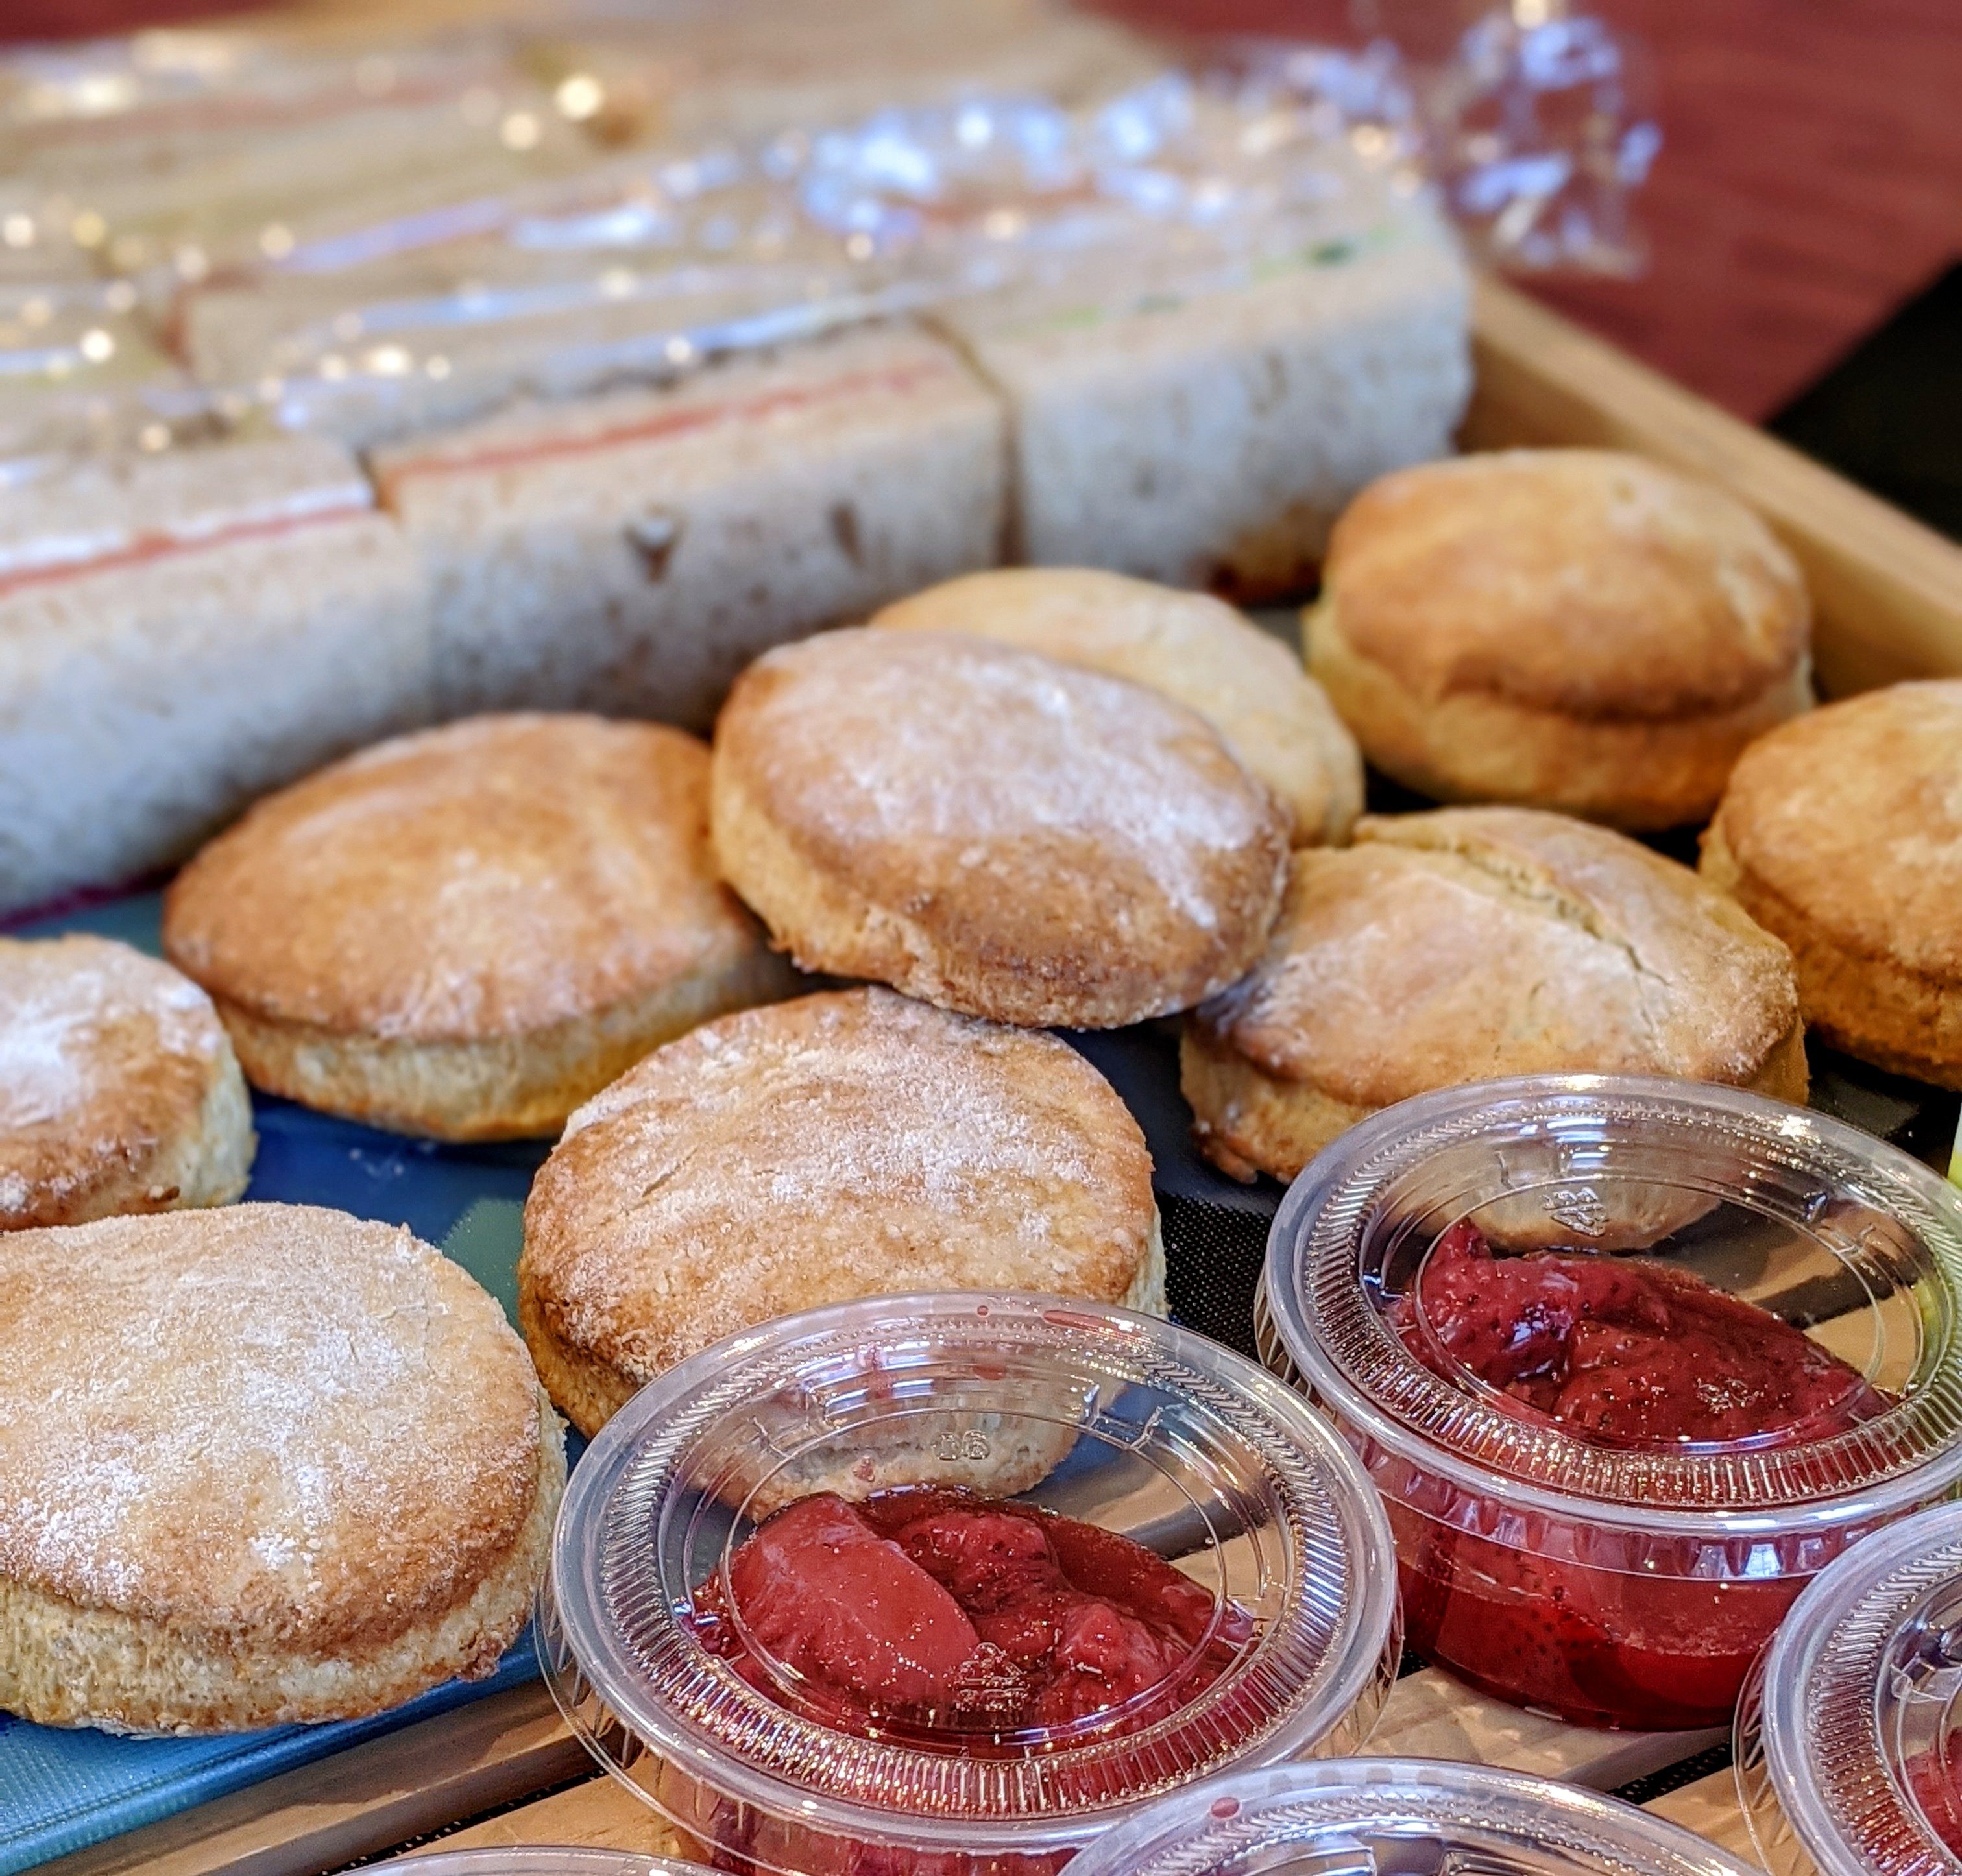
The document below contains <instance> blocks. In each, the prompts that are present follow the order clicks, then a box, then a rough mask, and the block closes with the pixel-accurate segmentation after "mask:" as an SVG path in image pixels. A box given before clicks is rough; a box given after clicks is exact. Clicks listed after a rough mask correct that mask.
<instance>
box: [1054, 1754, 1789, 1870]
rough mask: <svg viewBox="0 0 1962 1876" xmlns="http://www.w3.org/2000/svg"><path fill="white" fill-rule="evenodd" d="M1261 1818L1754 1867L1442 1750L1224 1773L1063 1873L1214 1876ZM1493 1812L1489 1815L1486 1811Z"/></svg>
mask: <svg viewBox="0 0 1962 1876" xmlns="http://www.w3.org/2000/svg"><path fill="white" fill-rule="evenodd" d="M1263 1817H1270V1818H1273V1819H1275V1820H1277V1821H1279V1822H1283V1823H1287V1824H1293V1825H1299V1826H1302V1827H1309V1828H1315V1827H1326V1828H1328V1829H1329V1830H1344V1829H1348V1830H1353V1829H1355V1828H1356V1827H1358V1826H1361V1827H1365V1828H1366V1827H1367V1826H1368V1824H1369V1823H1370V1822H1371V1821H1372V1820H1376V1819H1381V1820H1383V1821H1385V1822H1388V1823H1395V1824H1398V1825H1399V1826H1401V1827H1402V1829H1403V1833H1404V1834H1411V1833H1423V1834H1424V1836H1427V1837H1430V1836H1436V1837H1437V1838H1438V1839H1440V1841H1442V1842H1444V1843H1446V1844H1447V1845H1448V1844H1449V1842H1451V1838H1450V1835H1449V1833H1450V1832H1451V1830H1452V1827H1454V1826H1457V1827H1460V1828H1462V1829H1463V1830H1465V1833H1466V1834H1467V1835H1470V1834H1472V1833H1473V1832H1475V1831H1477V1830H1479V1829H1480V1828H1481V1827H1488V1828H1493V1829H1495V1830H1498V1829H1503V1828H1505V1827H1511V1828H1513V1829H1515V1830H1520V1831H1521V1832H1523V1833H1529V1834H1530V1835H1531V1836H1532V1839H1533V1840H1534V1842H1535V1846H1536V1847H1548V1846H1550V1847H1552V1848H1554V1849H1570V1850H1572V1849H1579V1850H1580V1851H1583V1852H1591V1853H1592V1854H1593V1855H1594V1856H1595V1857H1596V1858H1597V1859H1598V1860H1599V1861H1600V1862H1603V1863H1604V1864H1606V1865H1610V1866H1612V1868H1615V1870H1617V1871H1622V1872H1624V1876H1754V1873H1753V1872H1750V1871H1749V1870H1748V1867H1747V1866H1746V1865H1745V1864H1743V1862H1740V1861H1739V1860H1738V1859H1737V1858H1735V1857H1733V1856H1732V1855H1730V1854H1729V1852H1727V1851H1725V1850H1723V1849H1720V1848H1719V1847H1718V1846H1717V1845H1715V1844H1714V1843H1712V1842H1709V1841H1708V1839H1705V1838H1702V1837H1699V1836H1696V1835H1695V1833H1692V1832H1691V1831H1689V1830H1685V1829H1684V1828H1683V1827H1682V1826H1681V1825H1679V1824H1674V1823H1670V1822H1669V1821H1668V1820H1666V1819H1664V1818H1661V1817H1655V1816H1654V1815H1652V1814H1650V1813H1648V1812H1646V1811H1641V1810H1638V1809H1637V1808H1636V1807H1634V1805H1632V1804H1625V1803H1623V1802H1622V1801H1621V1800H1620V1799H1618V1798H1610V1797H1609V1796H1607V1795H1606V1794H1605V1793H1603V1792H1599V1791H1587V1790H1586V1789H1583V1788H1582V1787H1580V1786H1578V1785H1570V1784H1567V1783H1564V1782H1557V1781H1555V1780H1554V1779H1542V1778H1538V1777H1535V1776H1534V1775H1532V1774H1531V1773H1529V1772H1513V1771H1509V1770H1507V1769H1503V1768H1502V1767H1500V1766H1484V1765H1474V1764H1471V1763H1464V1762H1460V1761H1457V1760H1436V1759H1411V1758H1381V1759H1379V1758H1373V1757H1372V1758H1367V1759H1323V1760H1317V1761H1315V1762H1313V1763H1307V1764H1296V1765H1292V1766H1273V1767H1269V1768H1267V1769H1261V1770H1254V1771H1247V1772H1227V1773H1225V1774H1223V1775H1221V1776H1219V1777H1217V1778H1213V1779H1206V1780H1205V1781H1204V1782H1203V1783H1200V1784H1197V1785H1190V1786H1188V1787H1187V1788H1186V1789H1185V1790H1184V1791H1180V1792H1178V1793H1177V1794H1175V1795H1174V1796H1172V1797H1171V1798H1165V1799H1163V1800H1162V1801H1160V1802H1159V1803H1158V1804H1156V1805H1155V1806H1153V1807H1152V1809H1151V1810H1150V1811H1146V1812H1144V1813H1142V1814H1139V1816H1137V1817H1133V1818H1128V1819H1126V1820H1125V1821H1124V1822H1123V1823H1122V1824H1120V1825H1119V1826H1118V1827H1117V1828H1116V1829H1115V1830H1112V1831H1110V1833H1107V1835H1106V1836H1104V1837H1102V1838H1101V1839H1099V1840H1098V1842H1097V1843H1096V1844H1095V1845H1094V1846H1093V1847H1092V1848H1091V1849H1088V1850H1086V1851H1085V1852H1084V1853H1083V1855H1082V1857H1081V1858H1078V1862H1077V1864H1076V1865H1072V1868H1071V1871H1070V1876H1079V1868H1080V1876H1213V1873H1214V1872H1215V1871H1217V1869H1218V1868H1219V1866H1220V1865H1221V1863H1222V1862H1225V1861H1226V1860H1227V1859H1229V1858H1234V1857H1236V1856H1238V1855H1245V1854H1246V1853H1248V1852H1253V1851H1257V1850H1258V1849H1261V1848H1262V1847H1264V1846H1263V1845H1262V1842H1261V1835H1260V1829H1259V1827H1260V1823H1261V1820H1262V1818H1263ZM1495 1818H1496V1819H1497V1820H1500V1823H1498V1824H1497V1825H1496V1826H1494V1825H1493V1824H1492V1823H1491V1820H1494V1819H1495Z"/></svg>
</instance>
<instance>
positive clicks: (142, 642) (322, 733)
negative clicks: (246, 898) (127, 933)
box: [0, 438, 430, 911]
mask: <svg viewBox="0 0 1962 1876" xmlns="http://www.w3.org/2000/svg"><path fill="white" fill-rule="evenodd" d="M429 675H430V643H429V624H428V612H427V603H426V599H425V595H424V590H423V582H422V580H421V578H420V574H419V573H418V571H417V567H416V564H415V561H414V557H412V556H411V554H410V553H409V551H408V549H407V547H406V546H405V545H404V543H403V541H402V538H401V534H400V531H398V529H397V528H396V527H395V525H394V524H393V523H392V522H390V521H389V520H388V518H386V517H385V516H383V515H379V514H378V513H376V512H375V506H374V499H373V496H372V491H371V490H369V487H368V485H367V483H366V482H365V481H364V480H363V478H362V476H361V474H360V472H359V470H358V468H357V467H356V465H355V463H354V461H353V458H350V456H349V455H347V452H346V451H344V450H343V449H341V448H340V447H339V446H338V445H335V444H332V443H329V442H325V441H324V440H323V439H311V438H309V439H281V440H279V441H276V442H262V443H250V444H238V445H232V446H228V447H224V448H218V447H213V448H206V449H195V450H184V451H175V452H171V453H170V454H167V455H161V456H158V457H155V458H144V457H137V458H118V459H117V460H114V461H102V462H99V463H88V464H69V465H64V466H61V467H53V468H50V469H48V470H47V471H45V472H44V473H43V474H39V475H37V476H33V477H28V478H26V479H24V480H22V481H21V482H20V483H18V485H17V486H15V487H12V488H10V489H9V490H8V491H7V499H6V501H5V503H4V505H0V911H6V910H11V909H15V908H20V907H21V906H24V905H29V904H35V903H37V902H39V901H43V900H46V899H49V898H53V897H56V895H59V894H61V893H63V892H67V891H69V890H71V889H74V888H76V887H79V886H84V885H103V884H106V883H109V882H113V881H116V880H118V879H126V878H129V876H132V875H133V874H136V873H141V872H142V871H144V870H145V869H149V868H150V867H152V866H159V865H161V864H163V863H165V862H166V861H168V860H171V859H174V858H175V857H177V855H178V854H180V853H182V852H184V850H186V849H187V848H188V847H191V846H192V845H193V844H195V843H196V842H197V841H199V840H200V839H201V838H202V837H203V836H204V835H205V834H208V833H209V831H211V830H212V828H213V827H214V826H215V825H216V824H217V823H218V822H220V821H222V820H223V819H224V818H225V817H226V816H228V815H231V814H232V813H235V812H237V810H238V809H239V808H241V807H242V806H244V804H245V803H246V802H248V801H249V800H251V798H252V797H253V796H254V795H256V794H259V793H263V792H264V790H267V789H268V788H270V787H273V786H276V785H277V784H279V783H281V782H284V781H286V780H290V779H291V778H292V777H294V776H296V775H298V774H302V773H303V772H305V771H306V770H308V769H309V768H311V767H314V766H315V765H316V764H318V763H320V762H321V761H324V760H326V759H327V758H328V757H329V756H331V755H336V754H338V753H339V752H340V751H342V750H344V749H346V748H350V747H352V746H353V745H356V744H357V743H360V742H366V741H368V740H369V739H372V738H373V737H375V736H379V735H384V734H385V733H387V732H388V731H390V730H391V729H401V728H403V727H404V726H407V725H408V724H411V723H416V722H418V721H420V720H422V719H423V718H424V717H425V716H427V712H428V707H429Z"/></svg>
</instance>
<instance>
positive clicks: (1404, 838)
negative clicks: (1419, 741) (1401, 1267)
mask: <svg viewBox="0 0 1962 1876" xmlns="http://www.w3.org/2000/svg"><path fill="white" fill-rule="evenodd" d="M1526 1074H1650V1075H1674V1076H1680V1077H1683V1078H1685V1079H1687V1080H1698V1081H1716V1082H1727V1083H1730V1084H1731V1085H1733V1086H1737V1087H1743V1088H1752V1089H1756V1090H1758V1091H1759V1092H1760V1093H1765V1094H1769V1095H1772V1096H1776V1097H1777V1098H1778V1099H1783V1100H1788V1101H1802V1100H1803V1099H1804V1098H1805V1088H1806V1067H1805V1052H1804V1038H1803V1035H1802V1032H1801V1026H1800V1021H1799V1007H1798V993H1797V984H1796V983H1795V981H1794V975H1793V971H1792V961H1791V954H1790V953H1789V952H1788V951H1787V950H1786V949H1785V946H1783V945H1782V944H1781V943H1779V942H1778V940H1777V939H1776V938H1775V937H1772V936H1769V935H1768V934H1767V933H1765V932H1764V931H1762V930H1760V929H1759V927H1757V926H1756V925H1755V924H1753V923H1752V921H1751V920H1750V919H1748V918H1746V917H1744V915H1743V914H1742V913H1741V912H1740V911H1739V910H1738V908H1737V906H1736V904H1734V903H1733V902H1732V901H1730V900H1728V899H1727V898H1725V897H1724V895H1723V894H1721V893H1720V892H1716V891H1714V890H1713V889H1711V887H1709V886H1708V885H1706V884H1705V882H1702V880H1700V879H1698V877H1697V876H1696V875H1695V873H1692V872H1691V871H1690V870H1689V868H1688V867H1686V866H1678V865H1677V864H1676V863H1675V862H1674V861H1673V860H1665V859H1663V857H1661V856H1660V854H1658V853H1652V852H1651V851H1650V850H1649V849H1648V848H1647V847H1644V846H1641V844H1639V843H1638V842H1636V841H1631V840H1630V839H1628V837H1626V836H1625V835H1623V834H1615V833H1612V832H1610V831H1608V830H1607V829H1606V828H1597V827H1592V826H1590V825H1587V823H1586V822H1580V821H1574V820H1570V819H1568V818H1567V817H1566V816H1564V815H1554V814H1546V813H1542V812H1538V811H1536V810H1534V809H1518V808H1459V809H1441V810H1440V811H1439V812H1436V813H1433V814H1420V815H1398V816H1395V817H1389V818H1381V817H1376V816H1366V817H1365V818H1363V820H1362V821H1361V822H1360V823H1359V824H1358V825H1357V827H1356V844H1355V845H1354V846H1353V847H1348V848H1346V849H1344V850H1340V851H1328V852H1322V851H1313V850H1310V851H1302V852H1297V853H1296V855H1295V857H1294V861H1293V875H1292V876H1291V878H1290V879H1289V884H1288V895H1287V902H1286V906H1285V908H1284V909H1283V911H1282V914H1281V918H1280V924H1278V925H1277V927H1275V930H1274V935H1273V940H1272V942H1271V943H1270V945H1269V946H1268V949H1267V956H1265V957H1264V958H1263V959H1261V962H1260V964H1259V965H1257V967H1256V968H1254V971H1252V972H1251V974H1250V975H1248V977H1247V978H1245V979H1244V980H1243V981H1241V982H1240V983H1238V984H1235V985H1234V986H1233V987H1232V989H1231V990H1229V991H1227V992H1226V993H1225V994H1224V995H1222V996H1220V997H1216V998H1215V999H1213V1000H1212V1001H1211V1002H1210V1003H1207V1004H1206V1005H1205V1006H1204V1007H1203V1008H1202V1009H1200V1010H1198V1011H1197V1012H1196V1013H1194V1014H1193V1016H1192V1017H1191V1018H1190V1019H1189V1020H1188V1022H1187V1026H1186V1031H1185V1037H1184V1044H1183V1046H1182V1048H1181V1077H1180V1078H1181V1082H1182V1083H1183V1085H1184V1090H1185V1093H1186V1098H1187V1099H1188V1100H1189V1101H1190V1102H1191V1103H1192V1107H1193V1114H1194V1115H1195V1116H1196V1124H1195V1125H1196V1131H1197V1135H1198V1138H1199V1141H1200V1145H1201V1147H1203V1149H1204V1150H1205V1152H1206V1154H1207V1156H1208V1157H1209V1158H1211V1159H1212V1160H1214V1161H1215V1162H1216V1163H1217V1164H1219V1165H1220V1166H1223V1167H1225V1169H1227V1170H1228V1171H1229V1172H1235V1173H1238V1174H1240V1175H1241V1176H1251V1175H1252V1173H1253V1172H1254V1171H1256V1170H1258V1171H1261V1172H1271V1173H1273V1175H1274V1176H1276V1177H1277V1178H1279V1179H1292V1178H1293V1177H1294V1176H1295V1175H1296V1173H1297V1172H1299V1171H1300V1170H1301V1169H1302V1167H1303V1166H1305V1165H1306V1164H1307V1163H1308V1162H1309V1160H1312V1158H1313V1157H1315V1154H1316V1153H1319V1152H1320V1151H1321V1149H1322V1148H1323V1147H1325V1146H1326V1145H1328V1143H1329V1142H1330V1141H1331V1140H1333V1139H1334V1138H1335V1137H1336V1136H1337V1134H1340V1133H1342V1132H1343V1131H1345V1130H1346V1129H1347V1128H1349V1127H1350V1126H1353V1125H1354V1124H1355V1122H1356V1121H1359V1120H1360V1119H1362V1118H1363V1116H1364V1115H1367V1114H1369V1113H1372V1112H1375V1111H1376V1109H1379V1108H1382V1107H1388V1106H1389V1105H1391V1104H1392V1102H1397V1101H1401V1100H1404V1099H1408V1098H1409V1097H1410V1096H1412V1095H1417V1094H1422V1093H1427V1092H1428V1091H1429V1090H1431V1089H1433V1088H1443V1087H1450V1086H1455V1085H1456V1084H1457V1083H1461V1082H1468V1081H1482V1080H1487V1079H1488V1078H1490V1077H1494V1076H1502V1075H1526Z"/></svg>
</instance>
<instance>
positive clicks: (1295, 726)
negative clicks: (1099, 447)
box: [871, 566, 1363, 847]
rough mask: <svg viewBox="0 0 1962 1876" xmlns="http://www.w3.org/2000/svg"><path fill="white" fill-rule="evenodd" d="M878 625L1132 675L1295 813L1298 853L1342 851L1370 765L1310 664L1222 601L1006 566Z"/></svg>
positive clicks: (950, 584) (1073, 570)
mask: <svg viewBox="0 0 1962 1876" xmlns="http://www.w3.org/2000/svg"><path fill="white" fill-rule="evenodd" d="M871 622H872V624H874V625H895V626H903V627H915V628H925V629H928V630H938V631H951V632H966V633H970V634H971V635H973V637H976V638H991V639H994V640H998V641H999V642H1000V643H1002V644H1005V645H1020V646H1023V647H1024V649H1027V650H1029V651H1032V652H1042V653H1043V655H1044V656H1046V657H1050V658H1053V659H1057V660H1059V662H1062V663H1063V664H1066V665H1082V666H1083V667H1084V668H1085V669H1086V670H1090V671H1102V672H1108V673H1109V675H1110V676H1112V677H1114V678H1130V680H1131V681H1132V682H1133V683H1134V684H1149V686H1150V687H1151V688H1152V689H1153V690H1154V691H1162V692H1163V693H1164V694H1165V696H1167V697H1171V698H1172V699H1174V700H1175V701H1176V702H1178V703H1181V704H1184V705H1185V707H1187V709H1188V710H1197V712H1198V713H1199V714H1200V716H1203V717H1204V718H1205V719H1206V721H1207V722H1208V723H1210V724H1211V725H1212V726H1213V728H1214V729H1216V730H1218V731H1219V733H1220V735H1222V736H1223V737H1224V738H1225V740H1226V743H1227V746H1228V747H1229V748H1231V749H1232V751H1233V752H1234V754H1235V755H1237V756H1238V757H1239V758H1240V760H1241V761H1242V762H1244V763H1245V764H1246V765H1247V767H1248V769H1250V770H1251V771H1252V772H1253V773H1254V774H1255V775H1257V776H1258V777H1260V778H1261V780H1262V781H1264V782H1265V783H1267V786H1268V787H1270V789H1272V790H1273V792H1274V794H1275V795H1276V796H1277V798H1278V799H1279V800H1280V804H1281V806H1283V807H1284V808H1285V809H1287V811H1288V815H1289V819H1290V822H1291V823H1292V825H1293V839H1294V844H1295V845H1296V846H1297V847H1322V846H1328V847H1340V845H1342V844H1343V843H1344V841H1347V839H1348V837H1349V831H1350V828H1353V826H1354V825H1356V816H1357V815H1359V814H1360V813H1361V812H1363V756H1362V751H1360V750H1359V749H1358V748H1356V739H1355V738H1354V737H1353V736H1352V735H1350V733H1349V732H1348V731H1347V729H1345V728H1344V726H1343V723H1342V719H1341V718H1340V717H1339V716H1337V715H1336V714H1335V710H1334V706H1332V705H1331V704H1330V703H1329V701H1328V697H1327V696H1326V695H1325V694H1324V693H1323V691H1322V688H1321V685H1320V684H1317V683H1316V682H1315V680H1314V679H1313V678H1311V677H1310V676H1309V675H1308V673H1307V672H1305V671H1304V670H1303V669H1302V664H1301V660H1300V659H1299V658H1298V657H1296V656H1295V655H1294V654H1293V652H1290V651H1289V649H1288V648H1287V647H1286V646H1285V645H1283V644H1282V643H1280V640H1277V639H1276V638H1274V637H1272V636H1271V635H1270V634H1269V633H1265V632H1263V631H1262V630H1261V629H1260V628H1259V627H1257V626H1256V625H1254V624H1253V623H1252V622H1251V621H1249V620H1248V618H1247V617H1245V615H1244V614H1241V613H1240V612H1238V611H1235V609H1234V608H1232V606H1229V605H1227V604H1226V603H1225V601H1223V600H1219V599H1215V598H1213V596H1212V595H1210V594H1208V593H1194V592H1180V591H1179V590H1178V589H1177V588H1176V587H1172V586H1159V585H1155V584H1153V582H1151V581H1150V580H1145V579H1130V578H1128V577H1126V576H1125V575H1123V574H1122V573H1097V572H1094V571H1092V570H1090V569H1088V568H1087V567H1075V566H1059V567H1047V566H1044V567H1037V566H1005V567H999V568H997V569H996V570H994V571H993V572H992V573H968V574H965V575H963V576H962V577H961V578H960V579H951V580H946V581H944V582H941V585H938V586H929V587H928V589H926V591H925V592H922V593H915V595H913V596H912V598H910V599H902V600H900V601H899V602H898V603H897V604H896V605H890V606H888V607H887V608H885V610H884V611H882V612H878V613H875V614H874V615H873V617H872V621H871Z"/></svg>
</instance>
